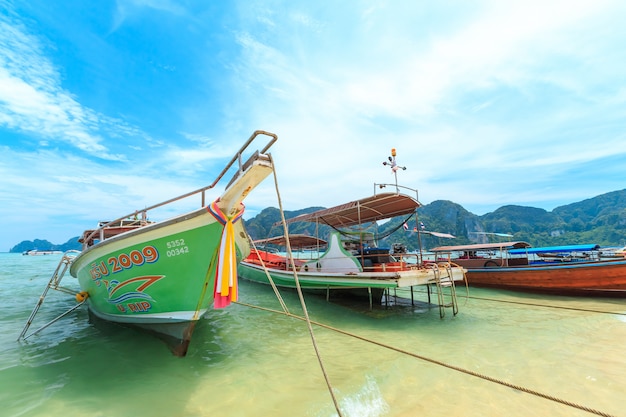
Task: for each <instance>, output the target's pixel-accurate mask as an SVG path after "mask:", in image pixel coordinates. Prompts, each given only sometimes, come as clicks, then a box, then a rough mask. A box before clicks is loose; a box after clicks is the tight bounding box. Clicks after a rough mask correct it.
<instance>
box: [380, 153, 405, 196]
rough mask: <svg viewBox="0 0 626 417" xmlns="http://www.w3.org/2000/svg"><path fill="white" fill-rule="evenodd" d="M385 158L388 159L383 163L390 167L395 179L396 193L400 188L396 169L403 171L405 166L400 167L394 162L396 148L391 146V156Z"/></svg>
mask: <svg viewBox="0 0 626 417" xmlns="http://www.w3.org/2000/svg"><path fill="white" fill-rule="evenodd" d="M387 159H388V160H389V161H384V162H383V165H385V166H387V165H389V167H390V168H391V171H392V172H393V175H394V177H395V180H396V193H399V192H400V189H399V188H398V170H399V169H401V170H403V171H405V170H406V167H401V166H399V165H398V164H397V163H396V148H391V156H389V157H387Z"/></svg>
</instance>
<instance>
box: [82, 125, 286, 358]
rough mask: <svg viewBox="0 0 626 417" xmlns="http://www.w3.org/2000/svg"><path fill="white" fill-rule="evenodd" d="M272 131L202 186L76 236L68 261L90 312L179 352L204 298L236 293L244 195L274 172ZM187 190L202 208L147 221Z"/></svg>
mask: <svg viewBox="0 0 626 417" xmlns="http://www.w3.org/2000/svg"><path fill="white" fill-rule="evenodd" d="M260 135H262V136H266V137H268V138H269V139H268V142H269V143H267V145H266V146H265V147H264V148H263V149H262V150H261V151H260V152H259V150H256V151H255V152H254V153H253V154H252V156H251V157H250V158H249V159H248V160H247V161H246V162H245V163H244V162H243V161H242V160H241V158H242V154H244V152H246V153H248V154H249V153H251V152H252V151H250V150H248V148H249V147H250V145H251V144H252V143H253V141H254V140H255V139H257V137H259V136H260ZM276 140H277V137H276V135H274V134H272V133H268V132H264V131H256V132H254V134H253V135H252V136H251V137H250V138H249V139H248V141H247V142H246V143H245V144H244V145H243V147H242V148H241V149H240V150H239V151H238V152H237V154H236V155H235V156H234V157H233V159H232V160H231V161H230V163H228V164H227V166H226V167H225V168H224V170H223V171H222V172H221V173H220V174H219V176H218V177H217V178H216V180H215V181H214V182H213V183H212V184H211V185H209V186H207V187H204V188H201V189H199V190H196V191H193V192H191V193H188V194H185V195H183V196H180V197H177V198H174V199H171V200H168V201H166V202H163V203H160V204H157V205H154V206H152V207H149V208H147V209H144V210H140V211H136V212H134V213H132V214H131V215H129V216H123V217H122V218H119V219H116V220H113V221H107V222H101V223H100V224H99V225H98V226H99V227H97V228H96V229H94V230H87V231H85V232H84V234H83V235H82V237H81V239H80V241H81V242H82V244H83V251H82V252H81V253H80V254H79V255H78V256H76V258H75V259H74V260H73V261H72V262H71V266H70V274H71V275H72V276H74V277H75V278H78V281H79V283H80V287H81V289H82V292H81V293H80V294H79V296H78V297H79V298H80V297H83V298H84V297H87V302H88V306H89V310H90V312H91V313H93V315H95V316H96V317H98V318H100V319H103V320H107V321H111V322H115V323H121V324H126V325H133V326H138V327H140V328H142V329H146V330H149V331H151V332H154V333H156V334H157V335H158V336H160V337H162V338H163V339H165V340H166V341H168V344H169V345H170V347H171V349H172V351H173V352H174V353H175V354H176V355H178V356H184V355H185V354H186V353H187V348H188V345H189V342H190V340H191V337H192V333H193V330H194V327H195V325H196V322H197V321H198V320H199V319H200V318H201V317H202V316H203V315H204V314H205V313H206V312H207V310H208V309H209V308H210V306H211V304H214V307H215V308H222V307H225V306H226V305H228V303H229V302H230V301H231V300H236V299H237V282H236V278H237V277H236V268H237V263H238V262H239V261H240V260H241V259H242V258H244V257H246V256H247V255H248V254H249V252H250V247H249V242H248V240H247V239H246V238H245V236H246V235H245V231H244V226H243V222H241V221H239V220H240V218H241V216H242V214H243V211H244V206H243V203H242V202H243V200H244V199H245V198H246V197H247V196H248V195H249V193H250V192H251V191H252V189H253V188H255V187H256V186H257V185H258V184H259V183H260V182H261V181H263V179H265V178H266V177H267V176H268V175H269V174H270V173H271V172H272V170H273V165H272V161H271V157H270V156H269V155H268V154H266V152H267V150H268V149H269V148H270V147H271V146H272V144H273V143H274V142H275V141H276ZM232 169H235V170H236V172H235V174H234V175H233V178H232V180H231V182H230V183H229V184H228V185H227V187H226V189H225V191H224V192H223V194H222V195H221V196H220V197H219V198H218V199H217V200H215V201H213V202H212V203H210V204H208V205H205V202H204V198H205V191H206V190H208V189H211V188H213V187H214V186H215V185H216V184H217V183H218V182H219V181H220V179H221V178H222V177H223V176H224V175H225V174H226V173H227V172H228V171H229V170H232ZM189 196H201V198H202V202H201V206H202V207H201V208H199V209H196V210H194V211H191V212H188V213H185V214H182V215H179V216H177V217H174V218H171V219H169V220H165V221H161V222H149V221H148V220H147V212H148V210H153V209H155V208H157V207H163V206H165V205H168V204H170V203H173V202H176V201H179V200H181V199H183V198H187V197H189Z"/></svg>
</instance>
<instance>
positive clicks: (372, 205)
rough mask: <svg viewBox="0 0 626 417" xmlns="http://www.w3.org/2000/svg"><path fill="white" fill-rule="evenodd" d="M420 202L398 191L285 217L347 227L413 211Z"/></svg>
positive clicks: (292, 219) (292, 221)
mask: <svg viewBox="0 0 626 417" xmlns="http://www.w3.org/2000/svg"><path fill="white" fill-rule="evenodd" d="M420 206H421V204H420V203H419V201H417V200H416V199H415V198H413V197H410V196H408V195H405V194H400V193H382V194H376V195H374V196H372V197H368V198H363V199H361V200H356V201H351V202H349V203H345V204H341V205H339V206H336V207H331V208H328V209H323V210H318V211H316V212H313V213H308V214H302V215H300V216H296V217H292V218H291V219H287V221H286V222H287V223H295V222H313V223H316V222H319V223H324V224H327V225H329V226H332V227H335V228H337V227H349V226H355V225H358V224H361V223H369V222H375V221H378V220H384V219H390V218H392V217H396V216H402V215H406V214H410V213H413V212H415V210H416V209H417V208H418V207H420Z"/></svg>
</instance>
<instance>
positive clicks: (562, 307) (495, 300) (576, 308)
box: [417, 290, 626, 316]
mask: <svg viewBox="0 0 626 417" xmlns="http://www.w3.org/2000/svg"><path fill="white" fill-rule="evenodd" d="M417 292H422V293H426V292H425V291H419V290H417ZM467 298H468V299H473V300H482V301H493V302H496V303H505V304H519V305H525V306H531V307H544V308H555V309H560V310H572V311H584V312H587V313H599V314H613V315H616V316H626V313H622V312H619V311H606V310H595V309H592V308H580V307H567V306H558V305H549V304H541V303H527V302H524V301H513V300H498V299H496V298H489V297H475V296H467Z"/></svg>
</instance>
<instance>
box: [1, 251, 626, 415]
mask: <svg viewBox="0 0 626 417" xmlns="http://www.w3.org/2000/svg"><path fill="white" fill-rule="evenodd" d="M59 259H60V256H58V255H49V256H35V257H33V256H22V255H20V254H0V305H2V312H3V315H2V319H1V321H0V340H1V341H2V346H3V350H2V351H0V403H1V404H2V406H1V407H0V416H46V417H54V416H64V417H67V416H79V415H80V416H85V415H87V416H113V415H120V416H130V415H141V416H147V415H151V416H185V417H187V416H194V417H195V416H198V417H204V416H216V415H219V416H269V415H271V416H315V417H326V416H336V415H338V414H337V411H336V409H335V406H334V404H333V400H332V397H331V395H330V393H329V389H328V387H327V384H326V380H325V378H324V373H323V372H322V368H321V367H320V363H319V362H318V359H317V356H316V352H315V349H314V347H313V344H312V340H311V336H310V334H309V331H308V328H307V325H306V322H304V321H302V320H298V319H295V318H293V317H288V316H286V315H283V314H279V313H276V312H272V311H267V310H261V309H257V308H251V307H249V306H247V305H243V304H238V305H233V306H230V307H229V308H227V309H224V310H216V311H211V312H210V313H209V315H208V316H207V317H206V318H205V319H203V320H202V321H201V323H200V324H199V325H198V326H197V328H196V332H195V334H194V339H193V341H192V343H191V346H190V349H189V353H188V355H187V357H185V358H176V357H174V356H172V355H171V354H170V353H169V351H168V349H167V348H166V346H165V345H164V344H162V343H161V342H160V341H159V340H157V339H155V338H153V337H152V336H150V335H147V334H143V333H141V332H138V331H135V330H132V329H127V328H123V327H119V326H116V325H112V324H106V323H101V322H100V323H90V321H89V316H88V313H87V311H86V310H85V309H82V308H81V309H79V310H77V311H75V312H72V313H70V314H69V315H68V316H67V317H64V318H63V319H61V320H60V321H59V322H58V323H55V324H53V325H52V326H50V327H49V328H47V329H45V330H43V331H42V332H41V333H39V334H36V335H34V336H32V337H30V338H29V339H28V340H27V341H21V342H17V341H16V338H17V337H18V335H19V334H20V332H21V330H22V328H23V327H24V325H25V324H26V321H27V319H28V317H29V315H30V312H31V311H32V309H33V307H34V305H35V304H36V302H37V300H38V297H39V295H40V294H41V292H42V291H43V289H44V287H45V285H46V284H47V282H48V280H49V279H50V276H51V274H52V272H53V271H54V269H55V268H56V265H57V263H58V261H59ZM64 284H65V285H66V286H70V285H71V284H75V280H74V279H73V278H71V277H70V276H69V275H68V276H66V277H65V279H64ZM76 289H78V288H76ZM459 292H460V293H462V294H465V290H464V289H461V290H459ZM469 295H470V298H468V299H465V298H461V299H460V301H459V302H460V312H459V314H458V315H457V316H456V317H455V316H453V315H452V313H451V311H450V310H448V311H447V313H446V316H445V317H444V318H443V319H441V318H440V317H439V310H438V308H428V307H427V306H425V305H424V303H423V302H424V301H426V295H425V294H424V293H422V292H420V293H417V294H416V300H418V301H420V302H419V303H418V304H417V305H415V306H411V305H410V304H409V305H403V306H397V305H396V306H393V307H391V308H385V307H382V306H380V307H375V308H374V309H372V310H370V309H369V306H368V305H367V303H352V304H347V303H346V302H345V301H341V302H339V301H337V302H327V301H326V300H325V298H323V297H313V296H308V295H305V297H306V303H307V310H308V312H309V315H310V317H311V320H313V321H315V322H319V323H323V324H324V325H327V326H331V327H332V328H334V329H339V330H341V331H343V332H347V333H350V334H352V335H346V334H343V333H340V332H337V331H335V330H333V329H329V328H326V327H320V326H317V325H313V331H314V336H315V342H316V345H317V347H318V350H319V352H320V356H321V360H322V363H323V369H324V370H325V372H326V375H327V377H328V381H329V383H330V385H331V386H332V389H333V392H334V394H335V397H336V399H337V401H338V404H339V408H340V411H341V415H343V416H351V417H353V416H366V417H378V416H394V417H395V416H426V417H428V416H442V415H450V416H503V415H507V416H529V415H533V416H544V415H545V416H591V415H594V412H596V411H598V412H600V413H604V414H608V415H614V416H626V411H625V410H624V408H623V394H624V387H625V386H626V360H624V342H625V341H626V300H615V299H613V300H611V299H590V298H568V297H554V296H543V295H530V294H521V293H513V292H505V291H494V290H485V289H474V288H470V291H469ZM283 297H284V299H285V302H286V304H287V306H288V308H289V310H290V311H291V313H293V314H296V315H301V314H302V309H301V307H300V302H299V300H298V297H297V294H296V293H295V292H283ZM240 301H241V302H242V303H246V304H251V305H254V306H262V307H266V308H268V309H273V310H280V305H279V303H278V301H277V300H276V297H275V295H274V293H273V291H272V290H271V288H269V287H266V286H261V285H258V284H253V283H248V282H241V284H240ZM73 305H75V301H74V300H73V297H71V296H69V295H65V294H59V293H57V292H54V291H51V292H50V293H49V295H48V296H47V298H46V300H45V302H44V304H43V306H42V309H41V310H40V312H39V313H38V315H37V317H36V319H35V322H34V324H33V326H32V327H31V330H34V329H36V328H38V327H39V326H41V325H43V324H45V323H46V322H48V321H49V320H51V319H52V318H53V317H55V316H56V315H58V314H60V313H62V312H64V311H65V310H67V309H69V308H70V307H72V306H73ZM553 307H562V308H553ZM355 336H358V337H359V338H356V337H355ZM363 339H367V340H363ZM511 385H512V386H514V387H516V388H517V389H516V388H512V387H511ZM563 403H565V404H563ZM576 407H582V408H585V409H587V411H585V410H584V409H580V408H576ZM590 411H591V412H590Z"/></svg>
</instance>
